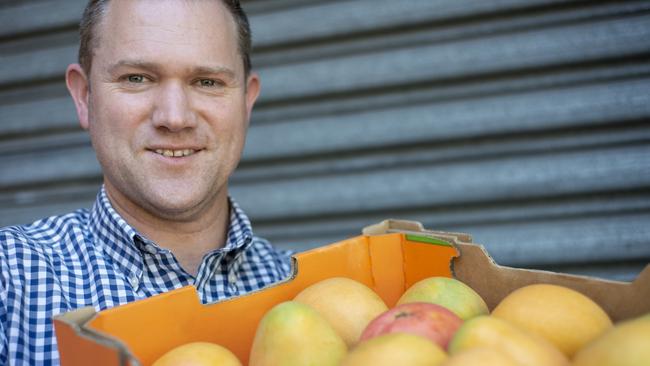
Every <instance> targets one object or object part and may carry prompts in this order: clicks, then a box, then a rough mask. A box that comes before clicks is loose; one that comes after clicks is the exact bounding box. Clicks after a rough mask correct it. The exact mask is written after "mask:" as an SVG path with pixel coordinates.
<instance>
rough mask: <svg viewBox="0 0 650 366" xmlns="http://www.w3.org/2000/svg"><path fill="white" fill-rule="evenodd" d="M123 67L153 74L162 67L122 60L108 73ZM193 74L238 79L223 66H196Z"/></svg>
mask: <svg viewBox="0 0 650 366" xmlns="http://www.w3.org/2000/svg"><path fill="white" fill-rule="evenodd" d="M121 67H132V68H136V69H145V70H151V71H153V72H159V71H160V69H161V67H160V65H159V64H157V63H154V62H147V61H142V60H120V61H118V62H116V63H115V64H113V65H111V66H109V67H108V72H109V73H111V74H113V73H115V72H116V71H117V70H118V69H119V68H121ZM191 73H192V74H202V75H206V74H225V75H226V76H227V77H230V78H233V79H236V74H235V72H234V71H233V70H231V69H229V68H227V67H222V66H217V67H213V66H196V67H193V68H191Z"/></svg>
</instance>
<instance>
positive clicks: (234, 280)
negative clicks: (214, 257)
mask: <svg viewBox="0 0 650 366" xmlns="http://www.w3.org/2000/svg"><path fill="white" fill-rule="evenodd" d="M228 282H230V285H231V286H235V284H236V283H237V275H235V274H234V273H231V274H230V275H228Z"/></svg>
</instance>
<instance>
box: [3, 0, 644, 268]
mask: <svg viewBox="0 0 650 366" xmlns="http://www.w3.org/2000/svg"><path fill="white" fill-rule="evenodd" d="M84 3H85V1H84V0H68V1H61V0H56V1H45V0H40V1H39V0H21V1H18V0H0V155H1V156H2V158H1V159H0V172H1V173H0V226H5V225H11V224H18V223H27V222H31V221H33V220H35V219H37V218H41V217H44V216H47V215H52V214H57V213H63V212H68V211H71V210H73V209H76V208H78V207H88V206H89V205H90V204H91V203H92V201H93V200H94V197H95V195H96V193H97V189H98V187H99V185H100V183H101V172H100V169H99V167H98V164H97V162H96V160H95V157H94V153H93V151H92V148H91V146H90V143H89V139H88V137H87V135H86V133H85V132H84V131H82V130H81V129H80V128H79V127H78V124H77V120H76V116H75V112H74V108H73V104H72V102H71V100H70V98H69V97H68V95H67V91H66V89H65V86H64V80H63V73H64V70H65V67H66V66H67V64H68V63H70V62H74V61H75V56H76V50H77V44H76V42H77V34H76V26H77V22H78V20H79V16H80V13H81V10H82V8H83V6H84ZM243 4H244V7H245V8H246V9H247V10H248V11H249V14H250V17H251V22H252V28H253V34H254V39H255V52H254V60H253V61H254V64H255V66H256V67H257V69H258V71H259V72H260V74H261V76H262V81H263V92H262V97H261V100H260V101H259V104H258V106H257V109H256V111H255V113H254V116H253V121H252V126H251V129H250V132H249V140H248V146H247V149H246V152H245V155H244V159H243V161H242V163H241V165H240V168H239V170H238V172H237V173H236V175H235V176H234V177H233V178H232V193H233V195H234V196H235V197H236V199H237V200H238V201H239V202H240V203H241V204H242V206H243V207H244V208H245V209H247V211H248V213H249V215H250V216H251V218H252V220H253V222H254V227H255V229H256V232H257V233H258V234H260V235H262V236H266V237H267V238H269V239H270V240H272V241H273V242H274V243H276V244H277V245H278V246H283V247H291V248H294V249H297V250H304V249H307V248H312V247H316V246H320V245H324V244H328V243H331V242H335V241H338V240H341V239H343V238H346V237H349V236H354V235H358V234H359V233H360V230H361V228H362V227H364V226H365V225H368V224H372V223H375V222H378V221H380V220H383V219H386V218H403V219H411V220H418V221H421V222H422V223H423V224H424V225H425V227H428V228H430V229H438V230H450V231H461V232H466V233H469V234H472V235H473V236H474V239H475V241H476V242H479V243H482V244H484V245H485V246H486V247H487V248H488V250H489V251H490V253H492V255H493V257H494V258H495V259H496V260H497V261H498V262H499V263H502V264H508V265H514V266H525V267H530V268H544V269H552V270H559V271H567V272H572V273H584V274H595V275H598V276H603V277H607V278H615V279H626V280H627V279H631V278H633V277H634V276H635V275H636V274H637V273H638V272H639V271H640V269H641V268H642V267H643V266H644V265H645V264H646V263H648V262H649V261H650V144H649V143H648V142H649V141H650V128H649V127H650V126H649V125H650V123H649V122H650V120H649V117H650V83H649V81H650V62H649V61H650V1H595V0H594V1H577V0H574V1H570V0H565V1H561V0H492V1H487V0H402V1H395V0H356V1H324V0H321V1H318V0H249V1H246V0H244V1H243Z"/></svg>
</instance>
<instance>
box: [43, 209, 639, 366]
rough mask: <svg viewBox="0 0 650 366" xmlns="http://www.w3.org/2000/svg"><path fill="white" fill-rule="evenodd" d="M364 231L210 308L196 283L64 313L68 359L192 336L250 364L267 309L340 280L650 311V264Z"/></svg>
mask: <svg viewBox="0 0 650 366" xmlns="http://www.w3.org/2000/svg"><path fill="white" fill-rule="evenodd" d="M363 234H364V235H362V236H359V237H355V238H352V239H348V240H344V241H341V242H338V243H335V244H331V245H328V246H325V247H322V248H317V249H314V250H311V251H308V252H304V253H300V254H298V255H296V256H295V257H294V259H293V269H294V271H293V276H292V278H290V279H288V280H286V281H284V282H281V283H278V284H275V285H273V286H270V287H268V288H266V289H263V290H260V291H257V292H254V293H251V294H248V295H245V296H241V297H237V298H232V299H228V300H224V301H221V302H218V303H214V304H209V305H202V304H200V302H199V299H198V296H197V294H196V291H195V290H194V287H192V286H188V287H184V288H181V289H178V290H175V291H171V292H168V293H165V294H161V295H157V296H154V297H151V298H149V299H146V300H141V301H136V302H133V303H129V304H126V305H122V306H118V307H115V308H112V309H108V310H104V311H102V312H99V313H96V312H95V311H94V309H93V308H92V307H90V308H83V309H79V310H76V311H72V312H69V313H65V314H61V315H59V316H57V317H55V319H54V324H55V328H56V335H57V339H58V343H59V351H60V354H61V362H62V365H64V366H72V365H84V366H86V365H90V364H92V365H93V366H100V365H111V366H115V365H132V366H135V365H149V364H151V363H152V362H153V361H154V360H156V359H157V358H158V357H160V356H161V355H162V354H163V353H165V352H166V351H168V350H170V349H171V348H173V347H175V346H178V345H180V344H183V343H187V342H191V341H209V342H215V343H218V344H221V345H223V346H225V347H227V348H228V349H230V350H231V351H233V352H234V353H235V354H236V355H237V356H238V357H239V358H240V360H241V361H242V362H243V363H244V364H247V362H248V352H249V350H250V346H251V344H252V340H253V337H254V335H255V331H256V328H257V324H258V322H259V320H260V319H261V318H262V316H263V315H264V314H265V313H266V311H268V310H269V309H270V308H272V307H273V306H274V305H276V304H278V303H280V302H283V301H287V300H290V299H292V298H293V297H294V296H295V295H296V294H297V293H298V292H299V291H300V290H302V289H303V288H305V287H307V286H308V285H310V284H312V283H315V282H317V281H320V280H322V279H325V278H330V277H335V276H344V277H349V278H352V279H355V280H357V281H360V282H362V283H364V284H366V285H367V286H369V287H370V288H372V289H373V290H375V291H376V292H377V293H378V294H379V295H380V296H381V297H382V298H383V299H384V301H385V302H386V304H387V305H389V306H392V305H394V304H395V303H396V302H397V299H398V298H399V296H400V295H401V294H402V293H403V292H404V291H405V290H406V289H407V288H408V287H409V286H411V285H412V284H414V283H415V282H417V281H419V280H421V279H423V278H426V277H430V276H446V277H451V276H455V277H456V278H458V279H459V280H461V281H463V282H465V283H466V284H468V285H469V286H471V287H472V288H474V290H476V291H477V292H478V293H479V294H480V295H481V296H482V297H483V298H484V299H485V301H486V303H487V304H488V306H489V307H490V309H492V308H493V307H494V306H495V305H496V304H497V303H498V302H499V301H500V300H501V299H502V298H503V297H504V296H505V295H507V294H508V293H509V292H511V291H512V290H514V289H516V288H519V287H521V286H524V285H527V284H532V283H553V284H559V285H563V286H567V287H570V288H573V289H576V290H578V291H580V292H582V293H584V294H586V295H588V296H589V297H591V298H592V299H594V300H595V301H596V302H598V303H599V304H600V305H601V306H602V307H603V308H604V309H605V311H607V312H608V314H610V316H611V317H612V319H613V320H614V321H617V320H622V319H627V318H631V317H635V316H638V315H641V314H644V313H648V312H650V265H649V266H647V267H646V268H645V270H644V271H643V272H642V273H641V274H640V275H639V276H638V278H637V279H636V280H635V281H634V282H631V283H626V282H617V281H606V280H601V279H596V278H590V277H582V276H574V275H567V274H560V273H553V272H545V271H536V270H525V269H516V268H508V267H503V266H499V265H497V264H496V263H494V261H492V259H491V258H490V257H489V255H488V254H487V252H486V251H485V250H484V249H483V247H481V246H479V245H476V244H471V237H470V236H469V235H466V234H460V233H446V232H435V231H427V230H424V228H423V227H422V225H420V224H419V223H416V222H407V221H395V220H387V221H384V222H382V223H380V224H377V225H374V226H371V227H368V228H366V229H364V230H363Z"/></svg>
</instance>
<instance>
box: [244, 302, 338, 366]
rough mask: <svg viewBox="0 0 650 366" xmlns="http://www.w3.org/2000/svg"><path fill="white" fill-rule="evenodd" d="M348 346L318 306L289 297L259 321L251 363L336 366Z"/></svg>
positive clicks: (258, 365) (255, 364)
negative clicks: (291, 299) (320, 312)
mask: <svg viewBox="0 0 650 366" xmlns="http://www.w3.org/2000/svg"><path fill="white" fill-rule="evenodd" d="M346 353H347V346H346V344H345V342H344V341H343V339H341V337H340V336H339V335H338V334H337V333H336V331H335V330H334V328H332V326H331V325H330V324H329V323H328V322H327V320H325V318H323V317H322V316H321V315H320V314H319V313H318V312H317V311H316V310H314V309H312V308H311V307H309V306H307V305H305V304H302V303H299V302H296V301H286V302H283V303H280V304H278V305H276V306H274V307H273V308H271V310H269V311H268V312H267V313H266V314H265V315H264V317H262V320H261V321H260V323H259V325H258V327H257V330H256V332H255V337H254V338H253V345H252V347H251V352H250V359H249V365H250V366H277V365H282V366H303V365H311V366H335V365H336V366H337V365H339V363H340V362H341V360H342V359H343V357H344V356H345V355H346Z"/></svg>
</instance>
